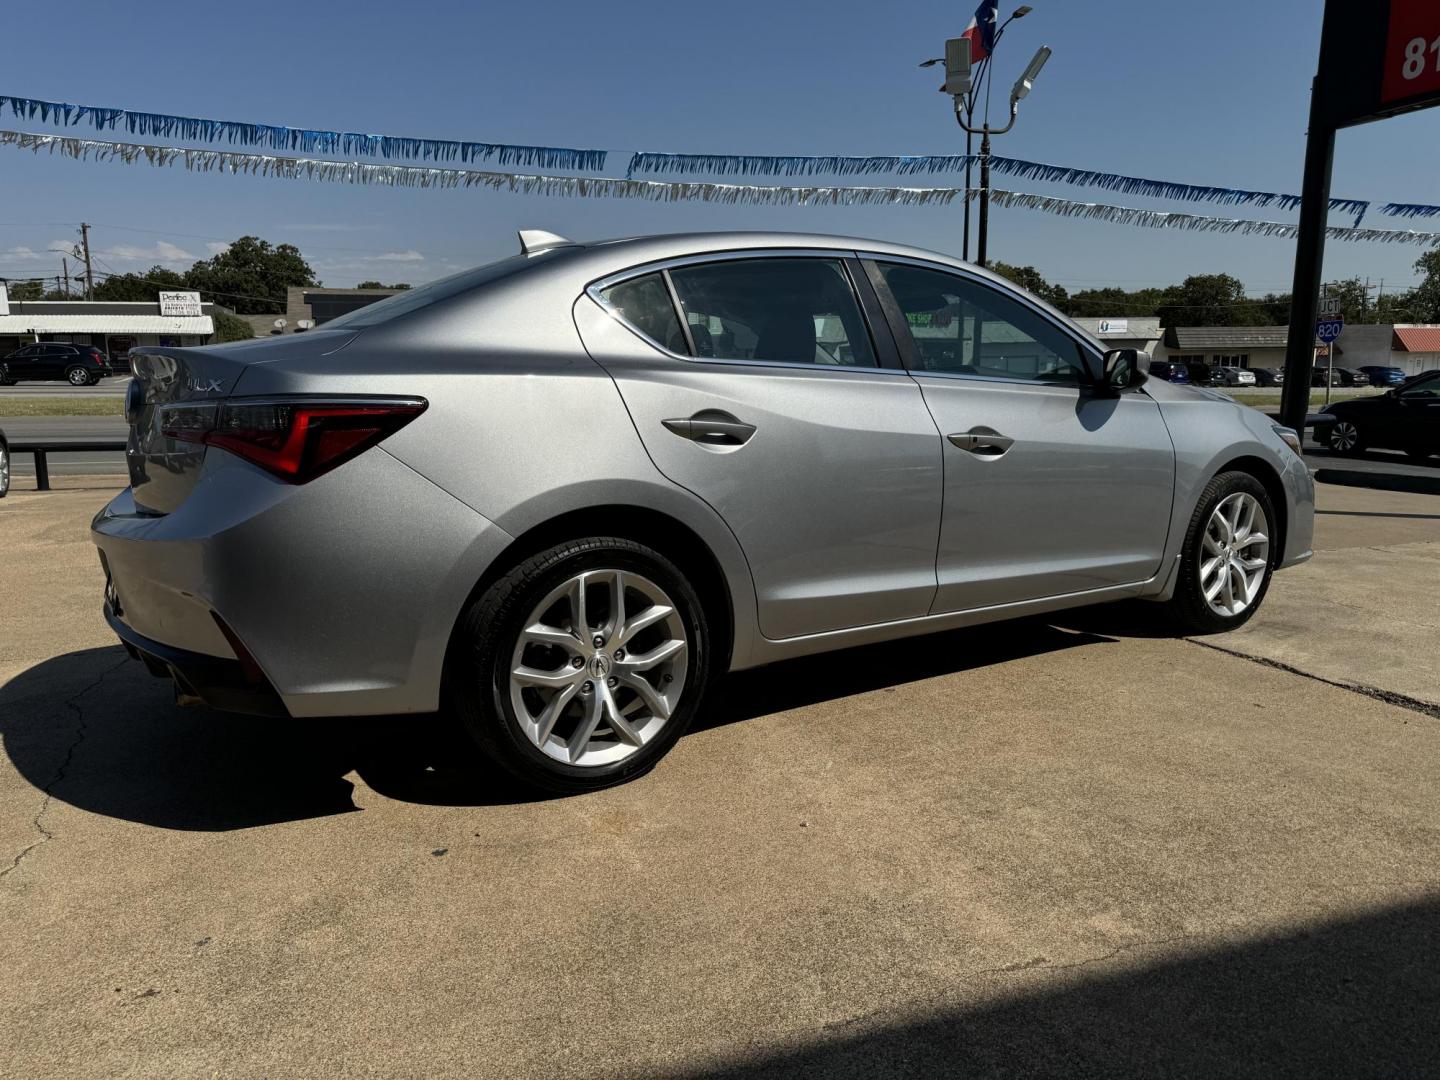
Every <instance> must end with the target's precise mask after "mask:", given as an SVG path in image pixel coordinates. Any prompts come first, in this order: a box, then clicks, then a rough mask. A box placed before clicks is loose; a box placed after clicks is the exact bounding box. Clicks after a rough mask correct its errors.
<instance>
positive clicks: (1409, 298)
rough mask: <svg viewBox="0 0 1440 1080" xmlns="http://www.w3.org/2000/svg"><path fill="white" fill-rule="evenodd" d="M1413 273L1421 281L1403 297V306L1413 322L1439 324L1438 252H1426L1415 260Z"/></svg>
mask: <svg viewBox="0 0 1440 1080" xmlns="http://www.w3.org/2000/svg"><path fill="white" fill-rule="evenodd" d="M1415 272H1416V273H1418V274H1420V275H1422V277H1423V280H1422V281H1421V282H1420V284H1419V285H1417V286H1415V288H1414V289H1412V290H1411V291H1410V292H1409V294H1408V295H1406V296H1405V298H1404V304H1403V306H1404V307H1405V308H1407V309H1409V311H1410V312H1411V316H1410V318H1411V319H1412V320H1413V321H1415V322H1440V250H1436V251H1427V252H1426V253H1425V254H1424V255H1421V256H1420V258H1418V259H1416V260H1415ZM1397 306H1400V305H1398V304H1397Z"/></svg>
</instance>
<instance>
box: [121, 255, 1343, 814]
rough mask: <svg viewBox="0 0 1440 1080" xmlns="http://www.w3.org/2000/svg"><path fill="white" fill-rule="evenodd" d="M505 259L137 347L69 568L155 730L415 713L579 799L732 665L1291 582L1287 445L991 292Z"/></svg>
mask: <svg viewBox="0 0 1440 1080" xmlns="http://www.w3.org/2000/svg"><path fill="white" fill-rule="evenodd" d="M521 242H522V252H523V253H522V254H521V255H517V256H514V257H512V258H508V259H503V260H501V261H499V262H496V263H493V264H491V265H488V266H482V267H479V268H477V269H475V270H471V271H468V272H465V273H462V274H458V275H455V276H453V277H450V278H446V279H442V280H440V281H437V282H434V283H431V284H429V285H425V286H422V287H419V288H416V289H412V290H410V291H407V292H403V293H399V294H397V295H395V296H394V297H391V298H389V299H386V300H383V301H380V302H378V303H376V304H373V305H370V306H368V307H365V308H361V309H359V310H356V311H353V312H351V313H349V314H347V315H343V316H341V317H339V318H337V319H334V320H332V321H330V322H328V323H326V324H325V325H324V326H322V327H320V328H319V329H316V330H313V331H310V332H308V333H306V334H305V335H303V337H301V336H286V337H284V338H275V339H261V340H257V341H253V342H240V343H231V344H228V345H225V346H223V347H216V348H205V347H197V348H166V347H149V346H146V347H141V348H138V349H136V350H134V351H132V353H131V358H132V366H133V368H134V373H135V378H134V382H133V383H132V384H131V386H130V387H129V389H128V392H127V399H126V415H127V418H128V421H129V423H130V426H131V436H130V449H129V451H128V452H127V459H128V465H129V470H130V481H131V483H130V486H129V488H128V489H126V490H125V491H124V492H122V493H121V494H119V495H118V496H116V497H115V498H114V499H113V500H112V501H111V502H110V504H109V505H108V506H106V507H105V508H104V509H102V510H101V511H100V513H99V514H98V515H97V516H96V518H95V520H94V522H93V526H92V536H93V539H94V541H95V543H96V545H97V546H98V548H99V551H100V557H101V562H102V565H103V567H104V569H105V576H106V586H105V615H106V618H107V620H108V621H109V624H110V626H111V627H112V629H113V630H114V631H115V632H116V633H117V634H118V635H119V636H120V638H121V639H122V641H123V642H124V643H125V644H126V646H127V647H128V648H129V650H130V651H131V653H132V655H134V656H136V657H137V658H142V657H143V658H145V659H146V660H147V664H148V665H149V666H150V667H151V670H154V671H157V672H165V673H168V674H170V675H171V677H172V678H174V680H175V682H176V685H177V687H178V694H179V699H180V701H181V702H182V703H186V702H190V703H194V702H197V701H204V702H207V703H209V704H211V705H213V706H215V707H217V708H222V709H230V710H233V711H240V712H256V713H261V714H270V715H280V716H289V717H295V718H304V717H324V716H355V715H367V714H368V715H387V716H388V715H396V714H403V713H425V712H434V711H437V710H440V711H443V712H445V713H447V714H448V715H449V716H451V717H452V718H453V719H454V721H455V722H456V723H457V724H459V725H460V727H461V728H462V729H463V731H464V732H466V733H468V736H469V737H470V738H471V739H472V740H473V741H474V744H475V745H476V746H477V747H478V748H479V749H480V750H481V751H482V752H483V753H484V754H486V755H487V756H488V757H490V758H491V759H492V760H493V761H494V762H495V763H497V764H498V766H499V767H501V768H503V769H505V770H508V771H509V772H510V773H512V774H513V775H514V776H515V777H517V778H518V779H519V780H521V781H523V782H524V783H526V784H529V785H533V786H535V787H538V788H541V789H545V790H549V791H553V792H579V791H586V790H591V789H594V788H599V787H604V786H607V785H610V784H615V783H619V782H621V781H624V780H626V779H629V778H632V777H634V776H636V775H639V774H640V773H643V772H644V771H646V770H647V769H649V768H650V767H651V766H653V765H654V764H655V762H656V761H658V760H659V759H660V758H661V757H662V756H663V755H664V754H665V752H666V751H667V750H668V749H669V748H670V747H672V746H673V745H674V744H675V741H676V740H677V739H678V738H679V737H680V735H681V734H682V733H683V732H684V731H685V729H686V727H687V725H688V724H689V723H690V722H691V719H692V717H693V716H694V715H695V714H696V710H697V709H698V708H699V707H700V706H701V703H702V701H703V700H704V698H705V696H706V694H707V692H708V688H709V686H710V684H711V682H712V680H713V679H714V678H716V677H717V676H719V675H720V674H722V673H724V672H726V671H731V670H737V669H742V668H750V667H754V666H757V665H761V664H768V663H771V662H775V661H782V660H785V659H788V658H790V657H797V656H802V655H807V654H812V653H818V652H823V651H826V650H831V649H840V648H845V647H847V646H850V645H858V644H862V643H866V642H873V641H880V640H886V639H892V638H901V637H908V636H911V635H916V634H923V633H929V632H932V631H938V630H945V629H949V628H953V627H959V626H966V625H972V624H977V623H984V622H990V621H994V620H998V619H1006V618H1012V617H1017V616H1023V615H1029V614H1039V613H1044V612H1053V611H1056V610H1059V609H1062V608H1068V607H1075V606H1080V605H1090V604H1095V603H1098V602H1104V601H1109V600H1120V599H1126V598H1144V599H1148V600H1151V601H1155V602H1158V603H1162V604H1164V605H1165V606H1166V608H1167V610H1168V612H1169V614H1170V616H1171V617H1172V618H1173V620H1174V622H1175V625H1176V626H1177V628H1178V629H1180V630H1182V631H1183V632H1187V633H1206V632H1218V631H1226V630H1230V629H1233V628H1235V627H1238V626H1240V625H1242V624H1243V623H1245V622H1246V620H1248V619H1249V618H1250V616H1251V615H1252V614H1253V613H1254V612H1255V610H1256V609H1257V608H1258V607H1259V605H1260V604H1261V603H1262V602H1263V600H1264V598H1265V594H1266V590H1267V589H1268V587H1269V583H1270V578H1271V574H1272V572H1273V571H1275V570H1278V569H1281V568H1283V567H1287V566H1292V565H1294V564H1296V563H1300V562H1303V561H1305V560H1307V559H1309V558H1310V555H1311V535H1312V529H1313V519H1314V490H1315V489H1314V484H1313V481H1312V479H1311V476H1310V472H1309V470H1308V469H1307V468H1306V465H1305V462H1304V461H1303V460H1302V459H1301V457H1300V456H1299V445H1300V443H1299V439H1298V437H1297V435H1296V433H1295V432H1293V431H1290V430H1287V429H1285V428H1281V427H1279V426H1277V425H1276V424H1275V423H1274V422H1273V421H1271V420H1270V418H1269V417H1267V416H1266V415H1265V414H1263V413H1261V412H1260V411H1259V410H1256V409H1251V408H1246V407H1244V406H1241V405H1237V404H1236V403H1234V402H1232V401H1229V400H1226V399H1225V398H1223V397H1222V396H1220V395H1212V394H1208V393H1205V392H1202V391H1200V390H1197V389H1193V388H1189V387H1183V386H1174V385H1171V384H1169V383H1166V382H1163V381H1160V380H1158V379H1150V380H1147V377H1146V374H1145V372H1144V371H1142V370H1140V369H1139V365H1140V363H1141V360H1140V357H1141V355H1142V354H1140V353H1138V352H1136V350H1134V349H1116V350H1110V351H1108V352H1107V351H1106V349H1105V346H1104V345H1103V344H1102V343H1101V342H1100V341H1099V340H1098V339H1097V338H1095V337H1092V336H1090V335H1089V334H1087V333H1086V332H1085V331H1084V330H1082V329H1081V328H1080V327H1079V326H1077V325H1076V324H1075V323H1073V322H1072V321H1070V320H1069V319H1067V318H1066V317H1065V316H1064V315H1062V314H1060V313H1059V312H1058V311H1056V310H1055V309H1054V308H1051V307H1049V306H1048V305H1046V304H1045V303H1043V302H1042V301H1040V300H1039V299H1037V298H1035V297H1033V296H1031V295H1030V294H1028V293H1025V292H1024V291H1022V290H1020V289H1018V288H1016V287H1014V286H1013V285H1011V284H1010V283H1009V282H1007V281H1006V280H1005V279H1003V278H1001V277H998V276H996V275H994V274H992V273H989V272H987V271H985V270H982V269H979V268H976V267H973V266H970V265H968V264H965V263H962V262H959V261H957V260H954V259H951V258H949V257H947V256H944V255H938V254H935V253H932V252H928V251H923V250H919V249H916V248H911V247H903V246H899V245H894V244H887V243H880V242H866V241H856V240H853V239H844V238H836V237H823V236H807V235H798V234H764V233H720V234H711V235H688V236H660V237H648V238H639V239H630V240H623V241H616V242H609V243H603V244H595V245H582V244H575V243H571V242H569V241H567V240H564V239H562V238H560V237H556V236H553V235H551V234H548V233H522V234H521ZM422 354H423V356H424V362H423V363H417V362H416V357H417V355H422ZM937 426H938V430H937ZM405 731H406V727H405V725H404V724H403V723H402V724H398V725H397V726H396V729H395V737H396V738H404V733H405Z"/></svg>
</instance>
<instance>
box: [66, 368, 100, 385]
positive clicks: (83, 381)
mask: <svg viewBox="0 0 1440 1080" xmlns="http://www.w3.org/2000/svg"><path fill="white" fill-rule="evenodd" d="M65 379H66V381H67V382H69V383H70V385H71V386H90V385H92V384H93V382H95V380H92V379H91V378H90V373H89V372H88V371H86V370H85V369H84V368H83V367H72V368H71V369H70V370H69V371H67V372H66V373H65Z"/></svg>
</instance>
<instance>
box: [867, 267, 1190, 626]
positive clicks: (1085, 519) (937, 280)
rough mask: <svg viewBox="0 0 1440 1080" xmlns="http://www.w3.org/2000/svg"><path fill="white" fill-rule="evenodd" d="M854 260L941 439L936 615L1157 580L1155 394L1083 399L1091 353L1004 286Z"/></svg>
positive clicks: (1168, 481) (1166, 480) (1163, 526)
mask: <svg viewBox="0 0 1440 1080" xmlns="http://www.w3.org/2000/svg"><path fill="white" fill-rule="evenodd" d="M866 269H867V271H868V272H869V273H870V275H871V277H872V280H873V281H874V283H875V285H876V288H877V289H882V290H884V291H885V293H884V300H885V303H886V306H887V308H888V310H889V311H890V312H891V321H892V324H893V325H895V327H896V329H895V333H896V336H897V337H900V338H902V341H901V353H902V356H904V357H905V359H906V362H907V363H908V364H909V366H910V369H911V373H912V375H914V377H915V379H916V381H917V382H918V383H919V384H920V386H921V389H922V391H923V392H924V395H925V400H926V402H927V403H928V405H929V407H930V411H931V412H932V413H933V414H934V417H935V422H936V424H937V426H938V427H939V430H940V432H941V434H942V435H943V436H944V437H945V443H944V453H945V500H944V507H943V513H942V520H941V529H940V544H939V552H938V555H937V558H936V569H937V574H938V581H939V587H938V592H937V595H936V600H935V610H936V611H962V610H969V609H972V608H981V607H990V606H994V605H998V604H1010V603H1017V602H1022V601H1027V600H1036V599H1040V598H1044V597H1053V596H1064V595H1070V594H1076V593H1084V592H1088V591H1092V590H1098V589H1106V588H1110V587H1113V586H1121V585H1128V584H1132V583H1136V582H1142V581H1146V580H1148V579H1150V578H1152V577H1154V576H1155V575H1156V574H1157V573H1158V572H1159V571H1160V569H1161V563H1162V561H1163V557H1164V551H1165V544H1166V539H1167V536H1168V533H1169V523H1170V513H1171V505H1172V500H1173V498H1174V487H1175V451H1174V446H1173V444H1172V443H1171V441H1170V435H1169V432H1168V430H1167V429H1166V427H1165V422H1164V420H1163V418H1162V417H1161V415H1160V409H1159V406H1158V405H1157V404H1156V403H1155V401H1154V400H1153V399H1152V398H1150V397H1149V396H1148V395H1147V394H1145V393H1144V392H1143V389H1132V390H1126V391H1123V392H1122V393H1121V394H1120V396H1119V397H1110V398H1105V397H1100V396H1098V395H1095V394H1094V393H1092V391H1091V389H1090V386H1089V384H1090V381H1091V379H1092V372H1093V371H1094V370H1096V369H1098V365H1099V364H1100V362H1101V358H1100V356H1099V354H1098V352H1096V351H1095V350H1093V349H1092V348H1091V347H1090V346H1088V345H1086V344H1084V343H1083V342H1082V341H1081V339H1080V338H1079V336H1078V335H1076V334H1074V333H1073V332H1072V331H1071V330H1070V329H1069V328H1068V327H1066V326H1064V325H1063V322H1062V321H1061V320H1059V319H1057V318H1055V317H1053V316H1052V315H1050V314H1049V313H1047V312H1045V311H1044V310H1043V309H1042V308H1040V307H1039V306H1037V305H1035V304H1032V303H1030V302H1029V301H1028V300H1026V299H1024V298H1023V297H1021V296H1020V295H1019V294H1017V293H1013V292H1011V291H1009V290H1002V289H1001V288H999V287H998V286H996V285H994V284H993V283H991V282H989V281H986V280H984V279H982V278H979V277H978V276H971V275H968V274H964V273H963V272H960V271H958V270H954V269H951V268H942V267H936V266H932V265H929V264H924V263H918V262H912V261H900V260H886V259H884V258H883V257H880V256H877V257H876V259H875V261H869V260H867V262H866ZM1091 365H1094V367H1092V366H1091Z"/></svg>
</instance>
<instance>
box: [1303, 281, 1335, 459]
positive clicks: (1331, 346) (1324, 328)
mask: <svg viewBox="0 0 1440 1080" xmlns="http://www.w3.org/2000/svg"><path fill="white" fill-rule="evenodd" d="M1339 302H1340V301H1339V300H1338V299H1337V300H1336V301H1335V303H1336V304H1337V305H1338V304H1339ZM1325 303H1328V301H1327V300H1322V301H1321V304H1325ZM1344 331H1345V316H1343V315H1325V316H1322V317H1321V318H1318V319H1316V320H1315V336H1316V337H1317V338H1319V339H1320V340H1321V341H1322V342H1324V343H1325V352H1326V354H1327V355H1328V356H1329V358H1330V364H1329V367H1328V369H1327V370H1326V372H1325V404H1326V405H1329V404H1330V387H1331V386H1333V385H1334V384H1335V339H1336V338H1338V337H1339V336H1340V335H1341V334H1342V333H1343V332H1344ZM1312 351H1313V350H1312ZM1307 382H1308V380H1307ZM1307 389H1308V388H1307ZM1307 398H1308V393H1307ZM1306 408H1307V410H1308V408H1309V406H1308V404H1307V406H1306ZM1296 430H1297V431H1299V430H1301V429H1299V428H1296Z"/></svg>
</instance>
